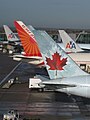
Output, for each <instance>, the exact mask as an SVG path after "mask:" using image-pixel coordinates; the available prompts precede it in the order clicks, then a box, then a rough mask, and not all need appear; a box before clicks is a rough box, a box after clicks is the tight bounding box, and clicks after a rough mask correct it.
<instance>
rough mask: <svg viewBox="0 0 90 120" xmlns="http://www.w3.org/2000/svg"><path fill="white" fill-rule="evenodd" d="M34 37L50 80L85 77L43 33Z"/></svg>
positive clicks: (40, 32)
mask: <svg viewBox="0 0 90 120" xmlns="http://www.w3.org/2000/svg"><path fill="white" fill-rule="evenodd" d="M34 35H35V37H36V40H37V43H38V46H39V48H40V51H41V54H42V57H43V60H44V63H45V66H46V68H47V71H48V74H49V77H50V79H58V78H64V77H73V76H79V75H87V73H86V72H84V71H83V70H81V69H80V68H79V66H78V65H77V64H76V63H75V62H74V61H73V60H72V59H71V58H70V57H69V55H68V54H66V53H65V52H64V51H63V50H62V49H61V47H60V46H59V45H58V44H57V43H56V42H55V41H54V40H53V39H52V38H51V37H50V36H49V35H48V34H47V33H46V32H45V31H37V32H36V33H34Z"/></svg>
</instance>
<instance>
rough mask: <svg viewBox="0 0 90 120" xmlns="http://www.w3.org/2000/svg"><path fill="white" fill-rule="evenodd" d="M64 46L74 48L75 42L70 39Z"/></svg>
mask: <svg viewBox="0 0 90 120" xmlns="http://www.w3.org/2000/svg"><path fill="white" fill-rule="evenodd" d="M66 48H70V49H73V48H74V49H76V46H75V43H74V42H73V41H70V42H69V43H67V44H66Z"/></svg>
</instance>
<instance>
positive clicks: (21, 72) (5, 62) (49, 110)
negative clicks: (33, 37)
mask: <svg viewBox="0 0 90 120" xmlns="http://www.w3.org/2000/svg"><path fill="white" fill-rule="evenodd" d="M18 64H19V62H16V61H13V60H12V57H10V55H8V54H4V53H1V52H0V82H1V81H2V80H3V79H4V78H5V77H6V76H7V75H8V74H9V73H10V72H11V71H12V70H13V68H15V66H17V65H18ZM36 74H47V72H46V70H45V69H43V68H37V67H35V66H33V65H30V64H27V63H23V62H22V63H20V65H19V66H18V67H17V69H15V71H14V72H13V73H12V74H10V76H8V77H7V78H6V81H4V83H3V84H5V82H7V81H8V80H9V79H12V78H15V77H18V82H17V83H13V84H12V85H11V86H10V88H2V85H1V86H0V120H2V118H3V114H4V113H6V112H7V111H8V110H10V109H14V110H17V111H18V112H19V114H20V120H48V119H49V120H90V99H86V98H81V97H77V96H69V95H67V94H64V93H60V92H52V91H49V92H48V91H46V92H38V91H37V90H31V89H29V83H28V79H29V78H30V77H33V76H34V75H36Z"/></svg>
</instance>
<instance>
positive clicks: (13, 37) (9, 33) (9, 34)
mask: <svg viewBox="0 0 90 120" xmlns="http://www.w3.org/2000/svg"><path fill="white" fill-rule="evenodd" d="M3 27H4V30H5V33H6V36H7V40H8V41H11V42H15V41H19V39H18V38H17V36H16V35H15V34H14V33H13V32H12V31H11V30H10V28H9V27H8V26H7V25H3Z"/></svg>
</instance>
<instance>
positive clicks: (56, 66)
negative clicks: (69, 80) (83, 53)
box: [46, 52, 67, 70]
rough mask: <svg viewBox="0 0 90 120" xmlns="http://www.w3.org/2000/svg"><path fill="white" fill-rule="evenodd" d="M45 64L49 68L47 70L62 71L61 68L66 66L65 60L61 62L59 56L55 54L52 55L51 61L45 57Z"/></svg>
mask: <svg viewBox="0 0 90 120" xmlns="http://www.w3.org/2000/svg"><path fill="white" fill-rule="evenodd" d="M46 62H47V65H49V66H50V68H49V70H64V68H63V67H64V66H65V65H66V62H67V58H63V59H62V60H61V55H59V53H57V52H56V53H54V55H52V60H51V59H50V58H47V57H46Z"/></svg>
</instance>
